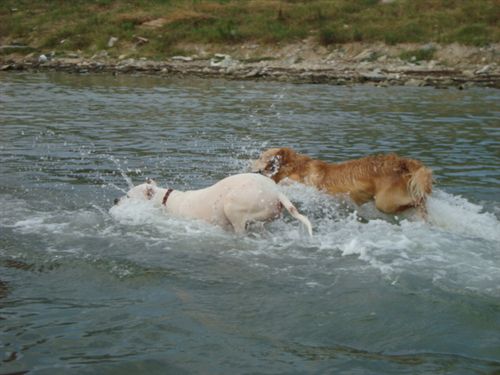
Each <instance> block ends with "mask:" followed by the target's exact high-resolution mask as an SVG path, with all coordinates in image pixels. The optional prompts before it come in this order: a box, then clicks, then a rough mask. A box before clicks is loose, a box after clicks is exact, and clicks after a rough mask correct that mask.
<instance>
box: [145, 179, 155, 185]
mask: <svg viewBox="0 0 500 375" xmlns="http://www.w3.org/2000/svg"><path fill="white" fill-rule="evenodd" d="M146 183H147V184H151V185H154V186H157V185H156V181H155V180H153V179H152V178H149V177H148V178H146Z"/></svg>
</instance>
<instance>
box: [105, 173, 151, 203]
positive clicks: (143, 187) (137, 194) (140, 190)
mask: <svg viewBox="0 0 500 375" xmlns="http://www.w3.org/2000/svg"><path fill="white" fill-rule="evenodd" d="M156 189H157V185H156V182H155V181H154V180H151V179H147V180H146V182H145V183H143V184H140V185H137V186H134V187H133V188H132V189H130V190H129V191H128V192H127V194H125V195H124V196H123V197H121V198H116V199H115V201H114V203H115V204H120V203H122V202H124V201H125V200H127V199H135V200H151V199H152V198H153V197H154V195H155V194H156Z"/></svg>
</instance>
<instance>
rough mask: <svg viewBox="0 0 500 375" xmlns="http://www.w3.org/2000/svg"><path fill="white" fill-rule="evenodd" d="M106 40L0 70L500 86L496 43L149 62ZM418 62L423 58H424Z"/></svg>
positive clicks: (290, 47) (7, 57) (10, 58)
mask: <svg viewBox="0 0 500 375" xmlns="http://www.w3.org/2000/svg"><path fill="white" fill-rule="evenodd" d="M111 41H112V39H111V38H110V44H111V46H110V48H109V49H108V50H103V51H100V52H98V53H96V54H95V55H93V56H90V57H89V56H83V54H82V53H81V52H72V53H68V52H65V53H62V52H54V51H47V52H45V53H40V52H36V53H35V52H31V53H29V54H27V55H25V54H22V53H19V51H21V50H22V46H0V52H2V55H0V70H2V71H22V70H27V71H66V72H71V73H79V74H85V73H95V72H109V73H112V74H131V73H140V74H156V75H165V76H169V75H177V76H197V77H207V78H213V77H217V78H227V79H238V80H274V81H285V82H300V83H328V84H336V85H352V84H360V83H363V84H370V85H376V86H390V85H411V86H433V87H437V88H446V87H458V88H467V87H472V86H483V87H493V88H500V45H499V44H494V45H490V46H487V47H469V46H463V45H458V44H451V45H438V44H434V43H429V44H425V45H415V44H408V45H397V46H388V45H385V44H363V43H353V44H345V45H338V46H331V47H325V46H321V45H318V44H317V43H314V42H313V41H311V40H303V41H301V42H298V43H294V44H287V45H282V46H280V45H278V46H270V45H259V44H256V43H255V44H252V43H247V44H242V45H229V46H225V47H221V46H215V45H214V46H212V45H183V46H182V50H185V51H192V53H189V54H184V55H179V56H173V57H170V58H168V59H166V60H163V61H153V60H149V59H147V58H141V57H137V54H136V53H134V51H133V50H131V51H130V52H129V53H128V54H127V53H121V54H120V55H118V56H116V55H117V54H118V51H114V50H113V48H112V43H111ZM143 42H147V40H146V41H143ZM18 50H19V51H18ZM131 56H135V57H131ZM403 56H404V58H403ZM422 56H430V57H431V58H430V59H426V60H424V59H421V57H422Z"/></svg>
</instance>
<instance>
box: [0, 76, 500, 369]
mask: <svg viewBox="0 0 500 375" xmlns="http://www.w3.org/2000/svg"><path fill="white" fill-rule="evenodd" d="M0 90H1V91H0V157H1V164H0V180H1V183H0V207H1V211H0V373H1V374H4V373H10V372H17V371H29V373H30V374H68V373H75V374H97V373H113V374H138V373H143V374H153V373H158V374H165V373H172V374H182V373H187V374H250V373H251V374H293V373H295V374H308V373H314V374H405V373H406V374H429V373H433V374H493V373H498V371H500V105H499V103H500V91H498V90H492V89H471V90H466V91H459V90H455V89H452V90H436V89H431V88H410V87H391V88H374V87H369V86H355V87H336V86H328V85H293V84H284V83H269V82H239V81H224V80H201V79H187V78H185V79H167V78H160V77H140V76H118V77H113V76H111V75H68V74H60V73H51V74H45V73H44V74H41V73H40V74H2V75H0ZM272 146H291V147H293V148H295V149H297V150H298V151H300V152H303V153H307V154H310V155H311V156H313V157H316V158H321V159H323V160H327V161H331V162H336V161H342V160H347V159H352V158H356V157H361V156H365V155H367V154H370V153H379V152H397V153H399V154H402V155H405V156H408V157H412V158H417V159H419V160H421V161H422V162H424V164H426V165H427V166H429V167H430V168H432V169H433V171H434V175H435V178H436V184H435V191H434V192H433V194H432V196H431V198H430V200H429V221H428V222H427V223H424V222H421V221H419V220H417V219H415V218H414V217H413V216H412V215H411V213H410V214H408V215H405V216H402V217H389V216H385V215H381V214H378V213H377V212H376V211H375V209H374V208H373V205H371V204H367V205H365V206H362V207H359V208H357V207H354V206H353V205H352V204H350V203H349V202H348V201H345V200H342V199H341V198H335V197H329V196H326V195H324V194H322V193H320V192H317V191H315V190H314V189H312V188H307V187H303V186H300V185H292V186H289V187H283V188H282V189H283V191H284V192H285V193H286V194H287V195H288V196H289V197H290V199H291V200H292V201H293V202H294V203H295V204H296V205H297V207H298V208H299V209H300V210H301V211H302V212H303V213H305V214H306V215H308V216H309V218H310V219H311V221H312V223H313V226H314V232H315V233H314V238H312V239H310V238H308V237H307V235H306V233H305V231H304V229H303V228H301V226H300V225H299V224H298V223H297V221H295V220H293V219H291V218H290V216H289V215H284V216H283V218H282V219H280V220H278V221H276V222H273V223H271V224H270V225H269V226H268V233H266V234H260V233H251V234H250V235H247V236H237V235H234V234H231V233H226V232H223V231H222V230H220V229H218V228H214V227H210V226H209V225H207V224H204V223H200V222H196V221H188V220H180V219H175V218H171V217H167V216H164V215H162V214H161V213H160V212H158V211H155V210H154V209H152V208H151V207H149V206H147V205H141V204H135V205H126V206H123V207H122V206H120V208H119V209H118V208H114V209H111V208H112V205H113V204H112V202H113V199H114V198H116V197H118V196H121V195H122V194H123V192H124V191H126V190H127V189H128V188H129V185H130V183H134V184H138V183H141V182H143V181H144V180H145V178H146V177H152V178H155V179H156V180H157V182H158V183H159V185H161V186H164V187H172V188H174V189H195V188H201V187H204V186H208V185H210V184H212V183H214V182H216V181H217V180H219V179H221V178H223V177H225V176H228V175H231V174H235V173H240V172H244V171H246V170H247V167H248V161H249V160H250V159H252V158H255V157H256V156H257V155H258V154H259V153H260V152H261V151H262V150H264V149H266V148H267V147H272ZM110 209H111V210H110Z"/></svg>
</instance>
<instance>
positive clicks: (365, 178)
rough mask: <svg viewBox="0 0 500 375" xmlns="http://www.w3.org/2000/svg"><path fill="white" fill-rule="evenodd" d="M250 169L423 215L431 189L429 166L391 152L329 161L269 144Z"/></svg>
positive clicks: (358, 200) (387, 208)
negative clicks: (343, 160) (348, 159)
mask: <svg viewBox="0 0 500 375" xmlns="http://www.w3.org/2000/svg"><path fill="white" fill-rule="evenodd" d="M252 169H253V171H254V172H260V173H262V174H264V175H266V176H268V177H271V178H272V179H273V180H274V181H276V182H279V181H281V180H283V179H286V178H289V179H291V180H294V181H297V182H301V183H304V184H306V185H311V186H315V187H316V188H318V189H320V190H323V191H325V192H328V193H330V194H341V193H347V194H349V196H350V197H351V198H352V200H353V201H354V202H355V203H356V204H358V205H361V204H363V203H365V202H368V201H369V200H372V199H373V200H375V206H376V207H377V208H378V209H379V210H380V211H382V212H385V213H389V214H394V213H398V212H401V211H404V210H405V209H407V208H410V207H415V208H417V209H418V210H419V212H420V213H421V214H422V215H424V216H425V214H426V206H425V203H426V197H427V195H429V194H430V193H431V192H432V172H431V170H430V169H429V168H427V167H425V166H424V165H423V164H422V163H421V162H419V161H417V160H413V159H407V158H403V157H400V156H397V155H395V154H389V155H373V156H367V157H364V158H361V159H355V160H350V161H346V162H343V163H339V164H329V163H326V162H324V161H321V160H314V159H312V158H310V157H309V156H307V155H302V154H298V153H297V152H295V151H294V150H292V149H290V148H272V149H269V150H267V151H265V152H263V153H262V154H261V156H260V158H259V159H258V160H256V161H254V163H253V166H252Z"/></svg>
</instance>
